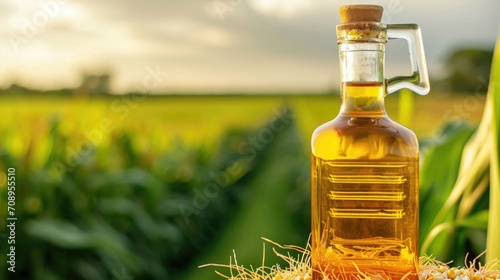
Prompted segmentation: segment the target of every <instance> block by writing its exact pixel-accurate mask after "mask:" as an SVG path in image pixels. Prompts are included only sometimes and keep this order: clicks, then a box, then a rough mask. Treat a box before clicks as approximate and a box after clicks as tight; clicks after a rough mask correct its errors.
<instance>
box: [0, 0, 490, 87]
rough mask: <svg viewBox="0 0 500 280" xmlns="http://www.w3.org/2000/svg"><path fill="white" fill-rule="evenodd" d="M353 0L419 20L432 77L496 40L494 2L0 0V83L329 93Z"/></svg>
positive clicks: (402, 70) (396, 52)
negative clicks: (451, 60)
mask: <svg viewBox="0 0 500 280" xmlns="http://www.w3.org/2000/svg"><path fill="white" fill-rule="evenodd" d="M355 3H367V4H378V5H381V6H383V7H384V9H385V12H384V16H383V22H385V23H417V24H418V25H419V26H420V27H421V29H422V35H423V40H424V46H425V52H426V57H427V63H428V66H429V72H430V76H431V77H434V78H437V77H441V76H443V75H444V74H443V73H444V72H443V63H444V62H445V60H446V58H447V56H449V55H450V54H451V52H452V51H453V50H454V49H456V48H458V47H464V46H466V47H470V46H472V47H483V48H493V46H494V43H495V40H496V36H497V34H498V31H499V27H500V16H499V11H500V1H498V0H481V1H475V0H439V1H434V0H432V1H431V0H420V1H417V0H385V1H371V0H365V1H363V2H360V1H347V0H337V1H331V0H330V1H326V0H203V1H201V0H107V1H101V0H85V1H83V0H39V1H34V0H2V1H1V3H0V34H2V37H1V38H0V87H7V86H9V85H10V84H12V83H13V82H14V83H18V84H22V85H26V86H28V87H33V88H40V89H52V88H60V87H76V86H78V85H79V84H80V83H81V77H82V73H90V74H100V73H111V74H112V84H111V86H112V91H113V92H115V93H121V92H126V91H129V90H131V89H137V88H140V87H141V86H142V87H143V88H146V85H148V86H147V90H148V91H151V92H197V93H202V92H214V91H223V92H249V91H283V90H285V91H302V92H307V91H309V92H324V91H329V90H331V89H334V88H336V87H337V86H338V82H339V77H338V75H339V74H338V50H337V43H336V33H335V26H336V25H337V24H339V23H340V19H339V16H338V9H339V7H340V6H341V5H346V4H355ZM405 44H406V43H405V42H398V40H395V41H390V42H389V43H388V46H387V53H386V59H387V60H386V62H387V63H386V64H387V67H386V68H387V73H386V76H388V78H389V77H390V76H393V75H403V74H408V73H407V72H408V71H409V63H410V62H409V58H408V51H407V46H406V45H405ZM146 80H147V81H146Z"/></svg>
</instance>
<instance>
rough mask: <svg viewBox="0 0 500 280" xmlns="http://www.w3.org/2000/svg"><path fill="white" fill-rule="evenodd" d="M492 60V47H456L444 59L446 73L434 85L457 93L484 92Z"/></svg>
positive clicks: (439, 88)
mask: <svg viewBox="0 0 500 280" xmlns="http://www.w3.org/2000/svg"><path fill="white" fill-rule="evenodd" d="M492 60H493V49H479V48H462V49H458V50H456V51H455V52H453V53H452V54H451V55H450V57H449V58H448V59H447V60H446V63H445V71H446V72H447V74H446V75H445V77H444V78H443V79H441V80H437V81H434V86H435V88H437V89H438V90H448V91H451V92H457V93H473V92H486V91H487V89H488V84H489V81H490V69H491V62H492Z"/></svg>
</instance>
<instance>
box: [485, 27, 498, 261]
mask: <svg viewBox="0 0 500 280" xmlns="http://www.w3.org/2000/svg"><path fill="white" fill-rule="evenodd" d="M499 92H500V36H498V39H497V44H496V48H495V53H494V56H493V65H492V69H491V77H490V86H489V88H488V100H487V103H486V104H487V106H488V109H489V110H491V111H493V113H492V117H493V125H492V131H493V132H492V133H491V137H490V138H489V139H488V141H489V143H490V145H491V148H492V151H491V153H490V161H491V167H490V215H489V223H488V235H487V243H486V244H487V245H486V250H487V251H486V261H493V260H494V259H497V260H498V259H500V166H499V159H500V155H499V146H500V143H499V140H500V139H499V136H498V133H499V131H500V128H499V126H500V97H499V96H498V94H499ZM497 266H499V265H498V264H497Z"/></svg>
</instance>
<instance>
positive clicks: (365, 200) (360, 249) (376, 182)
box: [311, 82, 418, 280]
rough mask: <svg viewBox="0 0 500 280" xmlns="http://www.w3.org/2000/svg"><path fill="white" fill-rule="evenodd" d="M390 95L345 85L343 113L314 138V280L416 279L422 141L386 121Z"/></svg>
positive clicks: (377, 88)
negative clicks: (387, 103)
mask: <svg viewBox="0 0 500 280" xmlns="http://www.w3.org/2000/svg"><path fill="white" fill-rule="evenodd" d="M384 93H385V88H384V85H383V84H382V83H373V82H371V83H345V84H344V85H343V104H342V108H341V112H340V114H339V115H338V116H337V117H336V118H335V119H334V120H332V121H330V122H328V123H325V124H324V125H322V126H320V127H318V128H317V129H316V131H315V132H314V134H313V137H312V188H311V192H312V198H311V199H312V205H311V206H312V237H311V238H312V240H311V242H312V244H311V246H312V265H313V270H314V272H313V279H315V280H320V279H321V280H323V279H360V278H359V277H363V276H367V277H370V275H371V276H372V277H373V276H374V275H377V277H374V278H372V279H398V280H400V279H418V276H417V269H418V244H417V242H418V142H417V138H416V136H415V134H414V133H413V132H412V131H411V130H409V129H407V128H405V127H403V126H401V125H399V124H397V123H395V122H393V121H392V120H390V119H389V117H388V116H387V115H386V113H385V110H384V106H383V97H384ZM323 275H326V276H327V277H328V278H323ZM363 279H365V278H363Z"/></svg>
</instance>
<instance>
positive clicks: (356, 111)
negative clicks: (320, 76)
mask: <svg viewBox="0 0 500 280" xmlns="http://www.w3.org/2000/svg"><path fill="white" fill-rule="evenodd" d="M339 55H340V74H341V82H342V84H341V88H340V94H341V97H342V107H341V113H342V114H345V115H365V116H383V115H386V112H385V106H384V96H385V95H386V86H385V80H384V59H385V57H384V55H385V44H383V43H373V42H372V43H341V44H339Z"/></svg>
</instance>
